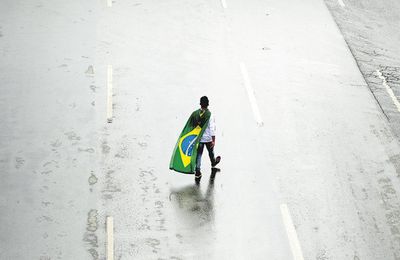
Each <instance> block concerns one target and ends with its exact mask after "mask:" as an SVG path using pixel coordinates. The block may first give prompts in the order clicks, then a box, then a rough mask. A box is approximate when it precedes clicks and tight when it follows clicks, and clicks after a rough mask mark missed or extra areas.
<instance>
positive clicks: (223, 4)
mask: <svg viewBox="0 0 400 260" xmlns="http://www.w3.org/2000/svg"><path fill="white" fill-rule="evenodd" d="M221 4H222V7H223V8H224V9H226V8H227V5H226V1H225V0H221Z"/></svg>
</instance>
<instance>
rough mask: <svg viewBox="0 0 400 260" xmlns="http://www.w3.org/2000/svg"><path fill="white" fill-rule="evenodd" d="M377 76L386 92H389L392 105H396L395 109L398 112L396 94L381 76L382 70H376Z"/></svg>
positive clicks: (399, 105) (398, 106)
mask: <svg viewBox="0 0 400 260" xmlns="http://www.w3.org/2000/svg"><path fill="white" fill-rule="evenodd" d="M376 73H377V74H378V77H379V78H380V79H381V80H382V85H383V86H384V87H385V89H386V92H387V93H388V94H389V96H390V98H391V99H392V101H393V103H394V105H395V106H396V108H397V110H398V111H399V112H400V103H399V100H398V99H397V97H396V95H395V94H394V93H393V90H392V89H391V88H390V87H389V85H388V84H387V81H386V78H385V77H384V76H383V74H382V72H380V71H379V70H376Z"/></svg>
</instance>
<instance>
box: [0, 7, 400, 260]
mask: <svg viewBox="0 0 400 260" xmlns="http://www.w3.org/2000/svg"><path fill="white" fill-rule="evenodd" d="M223 3H225V2H220V1H206V2H204V1H203V2H201V1H183V2H182V1H164V2H159V1H146V2H128V1H118V0H117V1H113V2H112V7H109V6H107V1H89V2H85V3H81V2H80V1H72V2H71V1H69V2H62V1H52V2H48V1H47V2H43V1H36V0H32V1H28V2H25V1H6V2H5V5H4V7H1V8H0V35H1V37H0V55H1V56H0V57H1V61H0V79H1V82H2V84H1V85H0V86H1V89H0V90H1V93H2V94H1V96H0V111H2V113H3V117H2V119H3V120H2V124H1V125H0V136H1V139H0V144H1V145H0V156H1V157H0V172H1V178H2V181H1V182H0V198H1V199H0V222H1V223H2V226H1V228H0V259H7V260H8V259H40V260H45V259H46V260H47V259H106V244H107V239H106V237H107V234H106V225H105V222H106V217H107V216H112V217H113V218H114V243H115V249H114V255H115V259H302V258H301V257H300V255H299V253H298V252H297V253H296V251H294V249H293V243H295V242H296V241H298V242H299V244H300V247H301V253H300V254H301V255H302V256H303V257H304V259H319V260H322V259H400V254H399V252H400V244H399V238H400V233H399V230H400V216H399V212H400V202H399V200H398V194H399V192H400V183H399V177H398V176H399V172H400V166H399V164H398V158H399V152H400V147H399V144H398V141H397V139H396V137H395V135H394V134H393V133H392V131H391V125H390V123H389V122H388V120H387V118H386V117H385V115H384V114H383V113H382V110H381V108H380V106H379V104H378V103H377V102H376V99H375V98H374V96H373V95H372V93H371V92H370V90H369V88H368V85H367V83H366V81H365V80H364V78H363V75H362V74H361V73H360V70H359V69H358V66H357V63H356V61H355V60H354V58H353V56H352V53H351V52H350V50H349V49H348V47H347V45H346V42H345V40H344V38H343V36H342V34H341V32H340V30H339V29H338V27H337V25H336V23H335V21H334V20H333V19H332V16H331V14H330V13H329V10H328V8H327V7H326V5H325V3H324V2H323V1H322V0H306V1H288V0H285V1H257V0H253V1H247V2H245V3H244V2H243V1H238V0H232V1H226V7H227V8H223V5H224V4H223ZM240 64H243V65H242V66H245V68H246V70H247V72H248V77H249V82H248V84H249V85H250V86H251V88H252V89H253V91H254V94H255V103H253V104H252V103H251V99H249V98H248V93H247V92H246V88H245V84H244V83H245V82H244V78H243V75H242V72H243V71H241V68H240ZM109 65H112V68H113V69H112V70H113V81H112V83H113V122H112V123H107V105H106V102H107V67H108V66H109ZM202 95H208V96H209V98H210V103H211V104H210V109H211V111H212V112H213V113H214V114H215V116H216V120H217V129H218V134H217V144H216V153H217V154H220V155H222V157H223V160H222V162H221V166H220V167H221V172H219V173H218V174H217V176H216V179H215V181H214V182H209V180H208V175H209V173H210V169H209V167H210V165H209V163H208V164H207V160H206V158H205V161H206V162H205V165H204V168H203V175H204V177H203V179H202V182H201V184H200V186H196V185H194V177H193V176H187V175H182V174H179V173H175V172H171V171H169V170H168V164H169V159H170V155H171V152H172V149H173V147H174V145H175V141H176V138H177V137H178V134H179V131H180V130H181V128H182V127H183V124H184V122H185V121H186V119H187V117H188V116H189V115H190V113H191V112H192V110H194V109H196V108H197V104H198V99H199V98H200V96H202ZM252 105H253V107H252ZM254 107H256V108H258V110H259V112H260V117H261V119H262V121H263V122H264V125H263V126H260V125H259V124H257V122H256V119H257V115H254V111H255V110H254ZM283 205H287V207H288V209H289V214H290V215H289V216H290V217H291V219H292V220H293V227H294V229H295V232H296V234H295V236H294V237H293V236H290V235H289V236H288V234H287V230H288V228H289V229H290V227H291V226H290V223H289V224H288V222H286V221H285V217H287V216H285V215H284V213H283V211H281V209H282V206H283Z"/></svg>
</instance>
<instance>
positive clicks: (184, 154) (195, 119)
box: [169, 109, 211, 174]
mask: <svg viewBox="0 0 400 260" xmlns="http://www.w3.org/2000/svg"><path fill="white" fill-rule="evenodd" d="M210 117H211V112H210V110H208V109H206V110H202V109H199V110H196V111H194V112H193V113H192V115H191V116H190V117H189V119H188V121H187V122H186V125H185V127H184V128H183V130H182V132H181V134H180V136H179V138H178V142H177V143H176V146H175V149H174V152H173V153H172V157H171V162H170V164H169V168H170V169H171V170H174V171H177V172H182V173H191V174H193V173H195V171H196V159H197V146H198V145H199V142H200V139H201V137H202V136H203V133H204V131H205V130H206V128H207V126H208V121H209V120H210Z"/></svg>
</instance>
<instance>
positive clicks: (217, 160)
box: [211, 156, 221, 167]
mask: <svg viewBox="0 0 400 260" xmlns="http://www.w3.org/2000/svg"><path fill="white" fill-rule="evenodd" d="M220 161H221V156H217V157H216V158H215V163H214V164H213V165H211V166H212V167H215V166H216V165H217V164H219V162H220Z"/></svg>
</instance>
